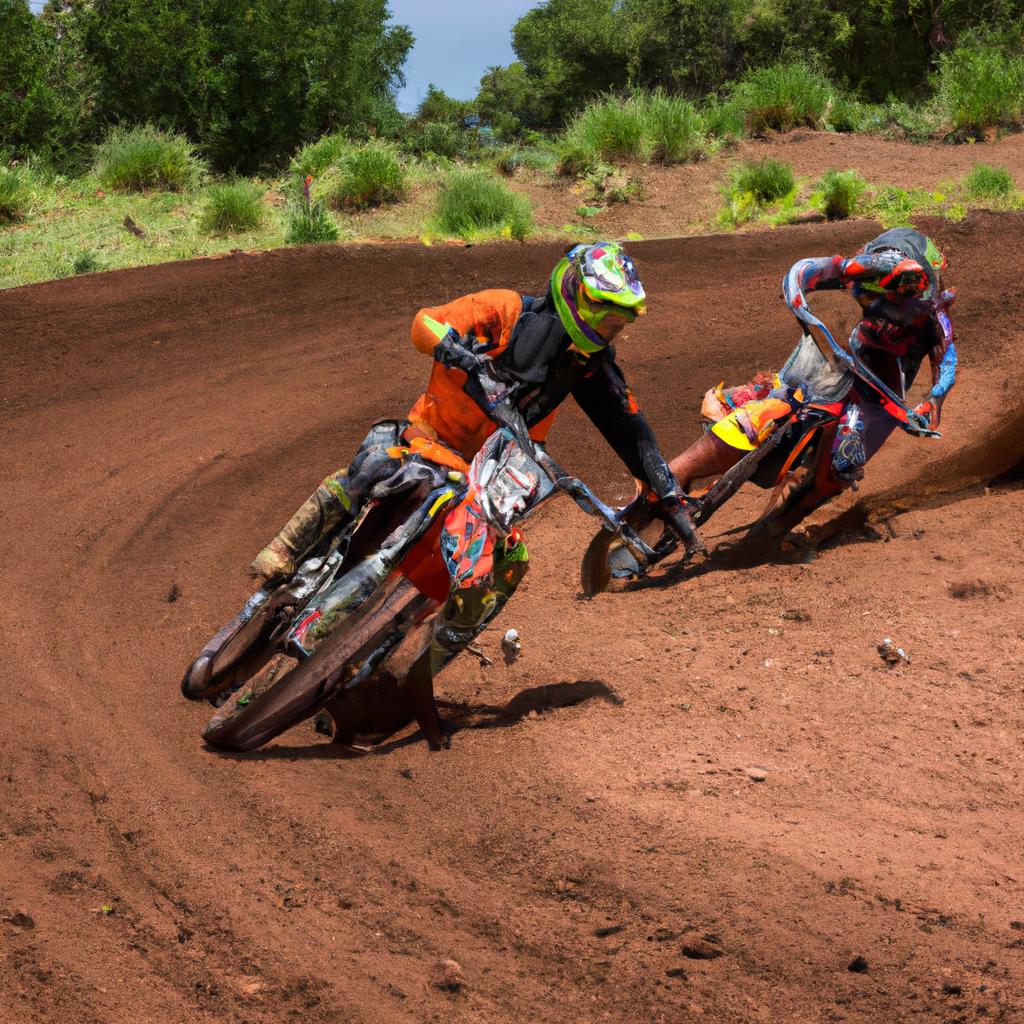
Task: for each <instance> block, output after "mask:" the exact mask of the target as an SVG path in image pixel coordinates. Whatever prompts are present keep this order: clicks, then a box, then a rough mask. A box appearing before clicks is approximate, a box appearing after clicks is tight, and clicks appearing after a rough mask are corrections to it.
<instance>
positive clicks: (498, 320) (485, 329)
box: [412, 288, 523, 355]
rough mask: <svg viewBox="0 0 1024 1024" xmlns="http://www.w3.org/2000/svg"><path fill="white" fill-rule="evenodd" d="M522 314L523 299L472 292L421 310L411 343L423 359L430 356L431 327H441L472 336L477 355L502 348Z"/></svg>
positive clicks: (497, 291)
mask: <svg viewBox="0 0 1024 1024" xmlns="http://www.w3.org/2000/svg"><path fill="white" fill-rule="evenodd" d="M522 311H523V298H522V296H521V295H520V294H519V293H518V292H514V291H511V290H509V289H505V288H490V289H487V290H485V291H482V292H473V293H472V294H471V295H463V296H461V297H460V298H457V299H453V300H452V301H451V302H446V303H445V304H444V305H443V306H428V307H426V308H425V309H421V310H420V311H419V312H418V313H417V314H416V315H415V316H414V317H413V320H412V343H413V345H414V346H415V347H416V348H417V349H418V350H419V351H420V352H423V353H424V354H425V355H432V354H433V352H434V348H435V346H436V345H437V343H438V335H437V332H436V329H435V328H434V326H433V324H444V325H445V326H448V327H451V328H453V329H454V330H455V333H456V335H458V336H459V337H465V336H466V335H472V336H473V338H474V339H476V342H477V344H476V345H475V346H474V347H476V348H477V349H478V351H486V352H491V351H492V350H494V349H498V348H500V347H504V345H505V343H506V342H507V340H508V335H509V333H510V332H511V330H512V328H513V327H514V326H515V323H516V321H517V320H518V319H519V316H520V314H521V313H522Z"/></svg>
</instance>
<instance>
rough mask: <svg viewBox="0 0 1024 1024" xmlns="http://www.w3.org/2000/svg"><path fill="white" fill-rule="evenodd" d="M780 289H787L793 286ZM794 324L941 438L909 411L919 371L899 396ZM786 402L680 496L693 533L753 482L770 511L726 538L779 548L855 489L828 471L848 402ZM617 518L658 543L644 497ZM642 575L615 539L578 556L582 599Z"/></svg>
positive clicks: (821, 330)
mask: <svg viewBox="0 0 1024 1024" xmlns="http://www.w3.org/2000/svg"><path fill="white" fill-rule="evenodd" d="M785 284H786V287H789V284H790V283H789V282H788V281H787V282H786V283H785ZM787 297H788V296H787ZM937 315H938V319H939V323H940V325H941V328H942V330H943V331H944V332H946V335H947V337H948V338H949V339H952V330H953V329H952V325H951V324H950V321H949V316H948V313H947V312H946V310H945V308H938V307H937ZM799 319H800V320H801V321H802V323H803V324H804V326H805V328H806V329H807V330H808V331H810V332H811V333H812V334H816V335H817V336H818V337H820V338H821V339H822V341H823V342H824V343H825V344H826V345H827V346H828V347H829V348H830V349H831V350H832V352H833V353H834V356H835V359H836V361H837V362H839V363H840V364H841V365H843V366H846V367H848V368H849V369H850V370H851V371H852V372H853V374H854V376H855V377H856V378H857V380H858V382H859V383H860V385H861V386H863V387H865V388H866V389H867V390H869V391H870V393H871V394H872V396H873V398H874V399H875V400H876V401H877V402H879V403H880V404H881V405H882V406H883V407H884V408H885V410H886V412H887V413H888V414H889V415H890V416H892V417H893V418H894V419H895V420H896V421H897V422H898V423H900V424H902V425H903V426H904V429H906V430H907V431H908V432H910V433H913V434H916V435H917V436H921V437H939V436H940V434H939V432H938V431H937V430H931V429H928V428H927V427H925V426H923V425H920V424H918V423H916V422H915V420H914V418H913V417H914V410H912V409H911V408H910V407H909V405H908V404H907V398H906V393H907V390H908V389H909V387H910V385H911V384H912V383H913V378H914V376H915V375H916V372H917V369H918V367H917V366H916V365H915V366H908V367H905V368H904V367H901V378H902V379H901V386H900V392H901V393H899V394H897V393H896V392H895V391H893V390H892V389H891V388H890V387H889V386H888V385H887V384H885V382H884V381H882V380H881V379H880V378H879V377H878V375H877V374H875V373H874V372H873V371H872V370H871V369H870V368H869V367H867V366H865V365H864V363H863V361H862V360H860V359H859V358H858V357H857V355H856V354H854V353H850V352H848V351H847V350H846V349H844V348H842V347H841V346H840V345H839V344H838V343H837V342H836V340H835V338H834V337H833V336H832V334H831V332H830V331H829V330H828V328H827V327H826V326H825V324H824V323H822V322H821V321H820V320H819V319H818V318H817V317H815V316H813V314H811V313H810V311H809V310H808V309H806V306H804V307H803V308H802V309H801V310H800V311H799ZM790 402H791V412H790V414H789V415H788V416H786V417H785V418H784V419H782V420H780V421H779V422H777V423H776V424H775V426H774V429H773V430H772V432H771V433H770V434H769V435H768V437H767V438H766V439H765V440H763V441H762V442H761V443H760V445H758V446H757V447H755V448H754V449H753V450H751V451H750V452H749V453H748V454H747V455H745V456H744V457H743V458H742V459H740V460H739V462H737V463H736V464H735V465H733V466H732V467H731V468H729V469H728V470H726V471H725V472H724V473H722V475H721V476H719V477H718V478H717V479H716V480H714V481H713V483H712V484H711V485H710V486H709V487H707V488H706V489H705V490H703V491H699V492H694V493H692V494H686V495H684V498H685V501H686V507H687V511H688V513H689V515H690V519H691V521H692V522H693V525H694V527H696V528H698V529H699V528H700V527H701V526H703V525H704V524H705V523H707V522H708V520H709V519H710V518H711V517H712V516H713V515H714V514H715V512H717V511H718V510H719V509H720V508H721V507H722V506H723V505H724V504H725V503H726V502H727V501H728V500H729V499H730V498H731V497H732V496H733V495H734V494H736V492H737V491H738V490H739V489H740V487H742V486H743V484H745V483H747V482H751V483H754V484H756V485H757V486H758V487H761V488H763V489H766V490H770V491H772V495H771V498H770V500H769V503H768V507H767V508H766V509H765V511H764V513H763V514H762V515H761V516H760V517H759V518H758V519H757V520H756V521H755V522H754V523H753V524H748V525H747V526H742V527H738V528H737V529H735V530H730V531H727V532H726V534H724V535H723V536H727V535H729V534H735V533H740V532H745V533H746V536H745V537H744V541H746V542H751V543H766V542H768V543H770V542H777V541H779V540H780V539H781V538H783V537H784V536H785V535H786V534H787V533H789V532H790V531H791V530H792V529H793V528H794V527H795V526H797V525H798V524H799V523H800V522H801V521H802V520H803V519H804V518H805V517H806V516H807V515H808V514H809V513H810V512H811V511H813V510H814V509H815V508H818V507H819V506H821V505H822V504H824V503H825V502H826V501H828V500H829V499H830V498H832V497H834V496H835V495H836V494H838V493H840V492H841V491H842V490H844V489H846V488H847V487H850V486H852V487H854V488H856V486H857V484H856V481H848V480H844V479H840V478H838V477H837V476H836V474H835V472H834V470H833V467H832V458H831V456H832V442H833V440H834V439H835V436H836V431H837V429H838V427H839V423H840V419H841V417H842V416H843V413H844V411H845V408H846V405H845V402H844V401H839V402H832V403H825V402H821V403H819V402H805V401H803V400H802V398H801V397H800V395H799V391H797V392H796V394H795V395H791V396H790ZM615 514H616V518H617V519H618V520H619V521H620V522H623V523H626V524H628V525H629V526H631V527H632V529H633V530H634V531H635V532H636V534H637V536H639V537H641V538H642V539H645V540H646V541H649V542H653V543H657V537H658V536H659V535H660V533H661V529H660V526H659V524H658V523H657V522H656V521H655V520H654V518H653V517H652V516H651V513H650V510H649V507H648V505H647V503H646V502H645V501H644V500H643V499H642V496H639V495H638V496H637V498H635V499H634V500H633V501H632V502H631V503H630V504H628V505H626V506H625V507H624V508H622V509H619V510H618V511H617V512H616V513H615ZM640 568H641V567H640V564H639V563H638V562H637V561H636V560H635V558H634V556H633V554H632V552H631V551H630V550H629V549H628V548H627V547H625V546H623V545H622V544H620V543H619V542H618V540H617V538H616V537H615V535H614V534H613V533H611V532H609V531H607V530H601V531H599V532H598V533H597V534H596V535H595V537H594V538H593V540H592V541H591V542H590V545H589V546H588V548H587V550H586V552H585V553H584V556H583V561H582V564H581V568H580V582H581V585H582V589H583V593H584V594H585V595H586V596H588V597H593V596H596V595H597V594H599V593H601V592H602V591H604V590H605V589H607V587H608V585H609V584H610V583H611V581H612V580H613V579H621V580H633V579H637V578H639V576H640V575H641V573H640Z"/></svg>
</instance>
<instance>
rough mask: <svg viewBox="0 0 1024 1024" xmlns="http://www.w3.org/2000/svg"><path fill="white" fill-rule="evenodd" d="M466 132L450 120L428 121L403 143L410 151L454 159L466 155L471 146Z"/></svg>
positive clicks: (411, 133)
mask: <svg viewBox="0 0 1024 1024" xmlns="http://www.w3.org/2000/svg"><path fill="white" fill-rule="evenodd" d="M466 134H467V133H466V132H465V131H463V130H462V129H461V128H460V127H459V126H458V125H457V124H453V123H452V122H450V121H426V122H424V123H423V124H421V125H419V126H417V127H416V128H414V129H413V130H412V131H411V132H410V133H409V134H408V135H407V136H406V138H405V141H404V144H403V145H404V148H405V149H406V150H407V151H408V152H410V153H418V154H420V155H421V156H435V157H443V158H445V159H447V160H454V159H455V158H456V157H458V156H464V155H466V150H467V149H468V148H469V147H468V140H467V138H466Z"/></svg>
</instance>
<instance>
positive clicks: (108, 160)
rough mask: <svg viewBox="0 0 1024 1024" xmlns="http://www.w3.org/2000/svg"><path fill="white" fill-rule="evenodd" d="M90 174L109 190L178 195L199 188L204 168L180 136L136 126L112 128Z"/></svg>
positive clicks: (100, 145) (157, 129)
mask: <svg viewBox="0 0 1024 1024" xmlns="http://www.w3.org/2000/svg"><path fill="white" fill-rule="evenodd" d="M93 171H94V173H95V174H96V177H97V178H99V180H100V182H101V184H102V185H103V187H104V188H108V189H112V190H118V191H122V192H144V191H146V190H147V189H159V190H162V191H167V192H181V191H183V190H185V189H189V188H193V187H194V186H196V185H198V184H199V182H200V180H201V179H202V178H203V177H204V176H205V174H206V165H205V164H204V163H203V161H202V160H200V159H199V157H197V156H196V153H195V150H194V149H193V147H192V144H191V143H190V142H189V141H188V139H186V138H185V136H184V135H180V134H178V133H177V132H165V131H162V130H161V129H159V128H154V127H153V126H152V125H140V126H138V127H136V128H114V129H113V130H112V131H111V132H110V134H109V135H108V136H107V138H106V139H105V140H104V141H103V142H101V143H100V144H99V145H98V146H97V147H96V156H95V161H94V164H93Z"/></svg>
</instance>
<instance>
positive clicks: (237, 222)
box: [202, 179, 263, 234]
mask: <svg viewBox="0 0 1024 1024" xmlns="http://www.w3.org/2000/svg"><path fill="white" fill-rule="evenodd" d="M262 217H263V201H262V193H261V191H260V189H259V187H258V186H257V185H255V184H254V183H253V182H250V181H245V180H242V179H240V180H237V181H225V182H219V183H218V184H215V185H211V186H210V187H209V188H208V189H207V190H206V206H205V209H204V210H203V217H202V226H203V230H204V231H209V232H211V233H213V234H227V233H228V232H232V231H234V232H237V231H251V230H252V229H253V228H256V227H258V226H259V223H260V220H261V219H262Z"/></svg>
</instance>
